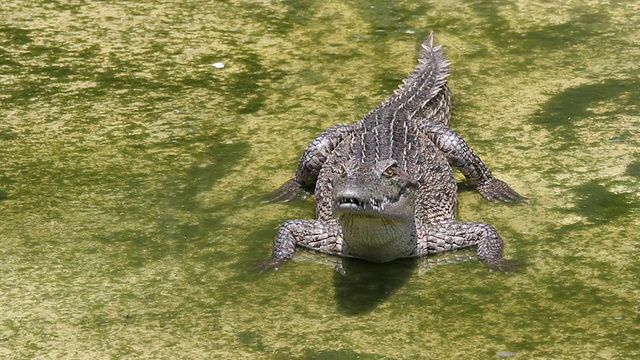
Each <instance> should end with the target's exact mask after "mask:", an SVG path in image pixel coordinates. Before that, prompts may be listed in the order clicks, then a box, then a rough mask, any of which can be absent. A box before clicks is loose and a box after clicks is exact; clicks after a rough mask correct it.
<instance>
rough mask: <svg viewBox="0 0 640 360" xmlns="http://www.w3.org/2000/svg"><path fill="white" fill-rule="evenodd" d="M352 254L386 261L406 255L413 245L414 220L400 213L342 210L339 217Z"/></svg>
mask: <svg viewBox="0 0 640 360" xmlns="http://www.w3.org/2000/svg"><path fill="white" fill-rule="evenodd" d="M338 222H339V223H340V225H341V227H342V235H343V237H344V241H345V243H346V244H347V247H348V249H349V254H350V255H352V256H354V257H358V258H362V259H365V260H369V261H375V262H386V261H391V260H394V259H397V258H401V257H407V256H409V255H410V254H411V252H412V251H413V248H414V242H415V231H414V224H413V222H412V221H406V220H405V219H402V218H398V217H380V216H370V215H366V214H362V213H348V212H347V213H343V215H341V216H339V217H338Z"/></svg>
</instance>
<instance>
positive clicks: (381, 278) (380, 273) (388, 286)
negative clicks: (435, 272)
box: [334, 258, 418, 316]
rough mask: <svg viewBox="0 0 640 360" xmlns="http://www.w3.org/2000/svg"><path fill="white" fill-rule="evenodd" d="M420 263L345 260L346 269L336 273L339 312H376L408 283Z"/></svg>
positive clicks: (413, 260)
mask: <svg viewBox="0 0 640 360" xmlns="http://www.w3.org/2000/svg"><path fill="white" fill-rule="evenodd" d="M417 266H418V261H417V260H416V259H400V260H396V261H392V262H388V263H372V262H369V261H365V260H360V259H350V258H345V259H343V261H342V267H343V269H344V270H345V271H343V272H342V273H341V272H338V271H336V273H335V275H334V284H335V288H336V303H337V306H338V311H339V312H340V313H342V314H345V315H348V316H356V315H361V314H366V313H369V312H371V311H373V310H374V309H375V308H376V307H377V306H378V305H379V304H381V303H382V302H383V301H385V300H386V299H387V298H389V296H391V295H392V294H393V293H394V292H396V291H397V290H398V289H399V288H400V287H402V285H404V284H405V283H406V282H407V280H408V279H409V278H410V277H411V276H412V275H413V273H414V271H415V269H416V268H417Z"/></svg>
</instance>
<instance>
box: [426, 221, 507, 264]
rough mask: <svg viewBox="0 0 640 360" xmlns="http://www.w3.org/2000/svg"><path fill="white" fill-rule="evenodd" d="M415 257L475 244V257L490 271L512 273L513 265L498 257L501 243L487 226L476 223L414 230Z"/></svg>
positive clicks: (448, 224) (431, 226)
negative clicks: (415, 236)
mask: <svg viewBox="0 0 640 360" xmlns="http://www.w3.org/2000/svg"><path fill="white" fill-rule="evenodd" d="M417 235H418V238H417V245H416V250H415V256H422V255H426V254H432V253H440V252H444V251H450V250H454V249H457V248H463V247H469V246H474V245H477V247H478V248H477V256H478V258H480V259H481V260H483V261H484V262H485V264H486V265H487V267H489V269H490V270H497V271H502V272H507V271H512V270H514V269H515V268H516V262H514V261H513V260H507V259H504V258H503V257H502V249H503V247H504V243H503V241H502V238H500V235H498V231H497V230H496V229H495V228H494V227H493V226H491V225H489V224H485V223H479V222H462V221H454V220H452V221H447V222H444V223H440V224H435V225H429V226H425V227H420V228H418V229H417Z"/></svg>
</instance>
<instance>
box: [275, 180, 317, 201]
mask: <svg viewBox="0 0 640 360" xmlns="http://www.w3.org/2000/svg"><path fill="white" fill-rule="evenodd" d="M311 193H312V191H310V190H308V189H305V188H304V187H302V186H300V184H298V183H297V182H296V181H295V180H293V179H291V180H289V181H287V182H286V183H284V184H282V186H280V187H279V188H278V190H276V191H274V192H272V193H271V194H269V195H268V196H267V197H266V198H265V201H266V202H276V201H284V202H289V201H291V200H294V199H306V198H307V197H308V196H309V194H311Z"/></svg>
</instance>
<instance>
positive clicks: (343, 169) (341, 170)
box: [338, 164, 347, 175]
mask: <svg viewBox="0 0 640 360" xmlns="http://www.w3.org/2000/svg"><path fill="white" fill-rule="evenodd" d="M346 173H347V167H346V166H344V164H340V169H339V170H338V175H344V174H346Z"/></svg>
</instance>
